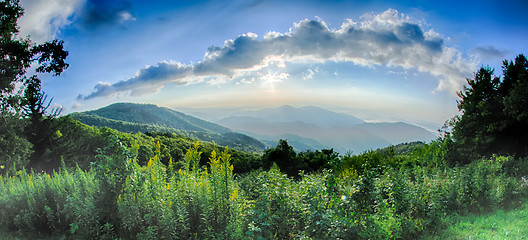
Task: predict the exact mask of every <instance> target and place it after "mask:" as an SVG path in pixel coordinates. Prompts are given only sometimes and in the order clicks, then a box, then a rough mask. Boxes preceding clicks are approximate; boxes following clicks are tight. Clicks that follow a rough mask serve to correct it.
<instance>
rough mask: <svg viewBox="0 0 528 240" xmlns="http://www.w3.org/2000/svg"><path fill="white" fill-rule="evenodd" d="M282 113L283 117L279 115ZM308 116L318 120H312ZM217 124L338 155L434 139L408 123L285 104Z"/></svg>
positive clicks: (423, 130) (299, 148) (238, 114)
mask: <svg viewBox="0 0 528 240" xmlns="http://www.w3.org/2000/svg"><path fill="white" fill-rule="evenodd" d="M299 112H303V113H302V114H298V113H299ZM283 113H286V116H281V114H283ZM244 114H246V115H245V116H244ZM307 116H316V117H317V118H316V120H314V118H310V117H307ZM335 117H337V118H338V120H336V119H335ZM347 119H348V120H349V121H347ZM216 123H218V124H220V125H222V126H225V127H228V128H230V129H233V130H236V131H240V132H244V133H246V134H248V135H250V136H253V137H255V138H257V139H261V140H262V141H265V142H267V143H269V142H270V141H271V140H270V139H272V138H274V137H275V138H278V137H279V136H280V137H281V138H282V137H284V136H289V137H293V138H294V139H295V140H294V141H295V142H294V143H291V144H292V146H293V147H294V148H296V149H298V150H307V149H306V147H309V146H313V145H318V146H328V147H329V148H334V149H335V150H337V151H338V152H341V153H344V152H347V151H349V150H351V151H353V152H363V151H366V150H373V149H376V148H381V147H386V146H389V145H395V144H399V143H405V142H414V141H423V142H428V141H430V140H433V139H435V138H436V136H435V135H434V134H433V133H431V132H429V131H428V130H426V129H424V128H422V127H420V126H416V125H412V124H409V123H404V122H379V123H369V122H365V121H363V120H361V119H359V118H357V117H354V116H352V115H348V114H345V113H335V112H332V111H329V110H326V109H323V108H319V107H314V106H305V107H300V108H295V107H292V106H289V105H284V106H281V107H278V108H276V109H270V108H267V109H263V110H251V111H245V112H239V113H235V114H232V116H229V117H225V118H223V119H221V120H219V121H216ZM276 140H278V139H276ZM307 140H309V141H307ZM304 141H306V142H304ZM314 143H317V144H314Z"/></svg>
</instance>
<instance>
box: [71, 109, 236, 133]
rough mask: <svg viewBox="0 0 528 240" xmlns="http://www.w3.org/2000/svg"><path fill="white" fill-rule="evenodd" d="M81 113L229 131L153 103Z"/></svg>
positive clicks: (188, 128) (209, 130)
mask: <svg viewBox="0 0 528 240" xmlns="http://www.w3.org/2000/svg"><path fill="white" fill-rule="evenodd" d="M83 113H84V114H87V115H95V116H99V117H102V118H107V119H113V120H119V121H124V122H130V123H139V124H149V125H155V126H161V127H168V128H174V129H180V130H189V131H199V132H217V133H226V132H231V130H229V129H228V128H226V127H222V126H220V125H218V124H214V123H212V122H207V121H204V120H202V119H199V118H195V117H193V116H190V115H187V114H184V113H181V112H177V111H174V110H171V109H168V108H164V107H158V106H156V105H153V104H136V103H114V104H111V105H108V106H106V107H103V108H99V109H97V110H92V111H86V112H83ZM72 116H73V115H72Z"/></svg>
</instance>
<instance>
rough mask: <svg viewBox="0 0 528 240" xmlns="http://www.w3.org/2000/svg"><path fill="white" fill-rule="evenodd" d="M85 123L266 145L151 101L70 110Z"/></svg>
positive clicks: (254, 147) (251, 148)
mask: <svg viewBox="0 0 528 240" xmlns="http://www.w3.org/2000/svg"><path fill="white" fill-rule="evenodd" d="M70 116H71V117H72V118H74V119H77V120H79V121H81V122H82V123H84V124H87V125H91V126H96V127H109V128H113V129H116V130H118V131H122V132H129V133H136V132H143V133H145V132H153V131H155V132H169V133H176V134H180V135H184V136H186V137H191V138H195V139H198V140H200V141H208V142H211V141H214V142H215V143H217V144H218V145H221V146H229V147H232V148H235V149H238V150H242V151H247V152H262V151H263V150H264V149H265V148H266V145H265V144H264V143H262V142H260V141H259V140H256V139H254V138H252V137H250V136H247V135H244V134H241V133H237V132H233V131H231V130H230V129H229V128H227V127H223V126H220V125H218V124H215V123H211V122H208V121H204V120H201V119H199V118H195V117H193V116H189V115H187V114H184V113H181V112H178V111H174V110H171V109H168V108H164V107H158V106H156V105H152V104H134V103H115V104H112V105H109V106H106V107H103V108H99V109H97V110H93V111H86V112H78V113H71V114H70Z"/></svg>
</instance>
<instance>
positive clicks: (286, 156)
mask: <svg viewBox="0 0 528 240" xmlns="http://www.w3.org/2000/svg"><path fill="white" fill-rule="evenodd" d="M261 162H262V165H263V166H264V167H265V168H269V167H270V166H271V165H272V164H276V165H277V166H278V167H279V168H280V169H281V171H283V172H285V173H286V174H288V176H293V177H298V176H299V173H300V172H301V171H303V172H305V173H310V172H314V171H318V170H320V169H323V168H332V167H336V166H337V164H338V162H339V160H338V153H336V152H334V150H333V149H323V150H321V151H319V150H316V151H311V150H307V151H304V152H300V153H299V154H297V153H296V152H295V151H294V150H293V147H292V146H290V145H289V144H288V142H287V141H286V140H283V139H281V140H279V143H278V145H277V147H275V148H270V149H268V150H266V152H265V153H264V155H262V160H261Z"/></svg>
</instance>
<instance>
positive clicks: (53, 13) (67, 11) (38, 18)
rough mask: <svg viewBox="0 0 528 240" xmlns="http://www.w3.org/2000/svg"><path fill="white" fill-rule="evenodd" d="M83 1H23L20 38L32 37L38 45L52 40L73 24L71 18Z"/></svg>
mask: <svg viewBox="0 0 528 240" xmlns="http://www.w3.org/2000/svg"><path fill="white" fill-rule="evenodd" d="M83 2H84V1H83V0H23V1H22V2H21V4H22V7H23V8H24V11H25V13H24V16H22V18H21V19H20V21H19V26H20V36H21V37H25V36H27V35H30V36H31V40H32V41H34V42H36V43H43V42H46V41H49V40H52V39H54V38H55V37H56V35H57V34H58V33H59V31H60V28H61V27H64V26H66V25H68V24H70V23H71V16H72V15H73V13H74V12H75V10H76V9H78V8H79V7H80V6H81V5H82V3H83Z"/></svg>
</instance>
